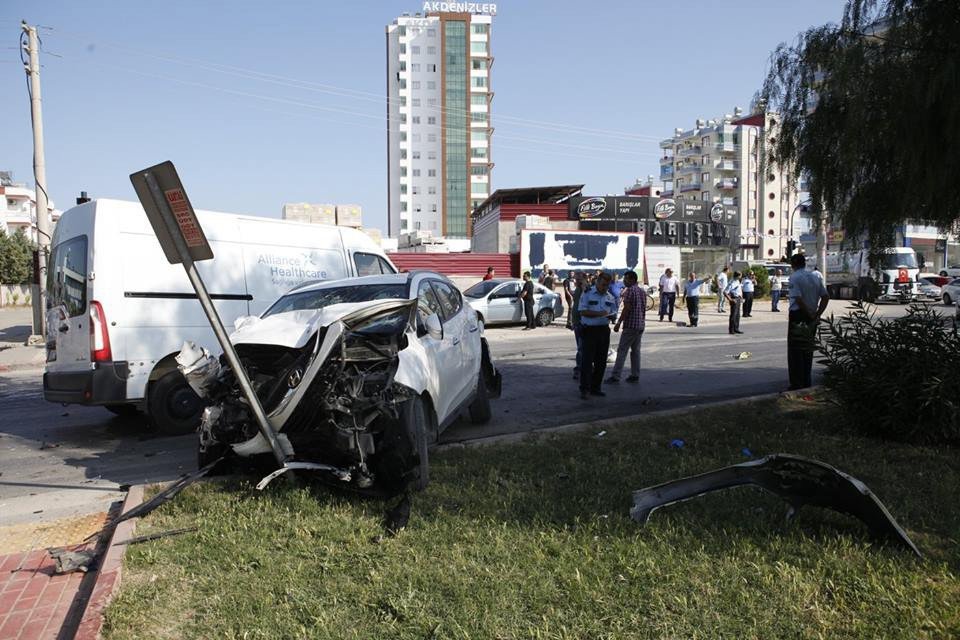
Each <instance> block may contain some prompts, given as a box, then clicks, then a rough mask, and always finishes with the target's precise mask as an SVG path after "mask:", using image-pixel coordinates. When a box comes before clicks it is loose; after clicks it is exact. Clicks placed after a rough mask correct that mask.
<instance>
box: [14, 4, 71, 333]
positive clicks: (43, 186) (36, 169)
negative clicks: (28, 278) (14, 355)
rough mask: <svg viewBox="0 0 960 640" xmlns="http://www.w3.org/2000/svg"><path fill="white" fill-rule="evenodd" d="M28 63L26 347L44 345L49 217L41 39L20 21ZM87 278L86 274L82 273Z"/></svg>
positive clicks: (35, 31) (34, 28)
mask: <svg viewBox="0 0 960 640" xmlns="http://www.w3.org/2000/svg"><path fill="white" fill-rule="evenodd" d="M20 27H21V29H23V32H24V33H26V34H27V54H28V55H29V57H30V61H29V63H28V65H27V68H26V69H25V71H26V72H27V78H28V79H29V81H30V120H31V122H32V123H33V181H34V187H35V188H34V191H35V192H36V200H37V248H38V250H39V260H38V263H37V264H38V268H37V272H36V273H35V274H34V285H33V335H32V336H30V338H29V340H28V341H27V342H28V344H37V343H40V344H43V343H44V335H45V333H46V322H45V315H46V308H47V292H46V281H47V257H48V256H49V255H50V218H49V215H50V213H49V211H48V208H47V166H46V162H45V161H44V157H43V112H42V109H41V106H40V40H39V39H38V38H37V28H36V27H31V26H30V25H28V24H27V23H26V21H23V22H21V23H20ZM84 277H86V274H84Z"/></svg>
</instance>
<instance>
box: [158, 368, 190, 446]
mask: <svg viewBox="0 0 960 640" xmlns="http://www.w3.org/2000/svg"><path fill="white" fill-rule="evenodd" d="M147 407H148V409H149V412H150V418H151V419H152V420H153V424H154V425H155V426H156V427H157V430H158V431H159V432H160V433H162V434H164V435H168V436H179V435H183V434H185V433H190V432H191V431H196V430H197V427H199V426H200V417H201V415H202V414H203V408H204V406H203V401H202V400H200V397H199V396H198V395H197V394H196V393H194V391H193V389H191V388H190V385H189V384H187V380H186V378H184V377H183V374H182V373H180V372H179V371H171V372H169V373H167V374H166V375H164V376H163V377H162V378H160V379H159V380H157V381H156V382H154V383H153V384H151V385H150V397H149V404H148V405H147Z"/></svg>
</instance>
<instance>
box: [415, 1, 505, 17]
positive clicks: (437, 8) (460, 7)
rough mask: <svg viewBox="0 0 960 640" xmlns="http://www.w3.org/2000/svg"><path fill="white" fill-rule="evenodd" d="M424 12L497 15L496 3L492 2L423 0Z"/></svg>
mask: <svg viewBox="0 0 960 640" xmlns="http://www.w3.org/2000/svg"><path fill="white" fill-rule="evenodd" d="M423 11H424V12H425V13H429V12H431V11H432V12H434V13H441V12H442V13H473V14H479V15H484V16H495V15H497V5H496V4H494V3H492V2H424V3H423Z"/></svg>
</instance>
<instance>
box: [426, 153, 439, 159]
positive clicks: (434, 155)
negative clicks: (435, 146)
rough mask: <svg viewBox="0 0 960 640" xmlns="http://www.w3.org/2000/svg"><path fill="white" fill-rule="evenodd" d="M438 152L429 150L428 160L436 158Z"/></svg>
mask: <svg viewBox="0 0 960 640" xmlns="http://www.w3.org/2000/svg"><path fill="white" fill-rule="evenodd" d="M436 159H437V152H436V151H427V160H436Z"/></svg>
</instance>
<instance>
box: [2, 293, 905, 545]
mask: <svg viewBox="0 0 960 640" xmlns="http://www.w3.org/2000/svg"><path fill="white" fill-rule="evenodd" d="M766 304H769V303H766ZM766 304H763V303H760V304H758V305H757V306H758V308H757V309H755V310H754V316H755V317H753V318H746V319H744V320H743V324H742V328H743V330H744V331H745V333H744V335H740V336H730V335H729V334H728V333H727V329H726V317H725V316H721V315H719V314H717V313H716V312H715V311H706V312H704V313H703V314H702V316H701V323H702V324H701V326H700V327H697V328H690V327H680V326H677V325H675V324H670V323H667V322H663V323H660V322H657V321H656V318H655V317H652V321H650V322H648V328H647V331H646V332H645V335H644V338H643V347H642V363H641V367H642V373H641V379H640V383H639V384H627V383H626V382H622V383H620V384H619V385H616V386H614V385H608V386H607V387H606V391H607V392H608V395H607V397H606V398H591V399H590V400H586V401H585V400H581V399H580V397H579V394H578V392H577V383H576V382H575V381H574V380H573V379H572V369H573V361H574V346H573V334H572V333H571V332H570V331H568V330H566V329H565V328H564V327H563V325H562V321H558V322H557V323H556V324H555V325H554V326H551V327H546V328H540V329H536V330H534V331H521V330H520V328H519V327H502V328H490V329H488V330H487V336H488V338H489V340H490V343H491V348H492V350H493V354H494V358H495V361H496V363H497V366H498V367H499V368H500V369H501V371H502V373H503V378H504V385H503V396H502V398H500V399H499V400H496V401H494V402H493V415H494V418H493V420H492V421H491V422H490V423H489V424H487V425H482V426H475V425H472V424H471V423H470V422H469V420H468V419H461V420H460V421H459V422H457V423H456V424H454V425H453V426H452V427H450V428H449V429H448V430H447V431H446V432H445V433H444V434H443V435H442V437H441V440H442V441H443V442H455V441H460V440H467V439H472V438H477V437H482V436H487V435H493V434H501V433H513V432H521V431H526V430H530V429H535V428H541V427H549V426H556V425H561V424H568V423H573V422H588V421H590V420H594V419H603V418H609V417H617V416H626V415H631V414H637V413H643V412H647V411H652V410H657V409H664V408H671V407H681V406H685V405H691V404H700V403H704V402H710V401H716V400H726V399H730V398H740V397H748V396H753V395H757V394H763V393H769V392H776V391H782V390H784V389H785V388H786V387H787V375H786V352H785V334H786V324H785V323H786V313H779V314H773V313H770V312H769V311H767V310H766V308H767V307H766ZM831 305H832V307H831V310H833V311H834V312H835V313H839V312H842V311H843V310H844V309H845V308H846V306H847V305H846V303H842V302H833V303H831ZM708 308H709V305H708ZM903 309H904V308H903V307H882V308H881V313H883V314H884V315H899V314H901V313H903ZM684 316H685V314H683V312H679V311H678V315H677V317H676V318H675V320H679V319H685V317H684ZM615 344H616V337H614V339H613V345H614V347H615ZM742 352H750V354H751V355H750V357H749V358H746V359H742V360H741V359H737V358H736V356H737V355H738V354H740V353H742ZM628 366H629V365H628ZM815 375H816V373H815ZM624 377H625V376H624ZM194 452H195V440H194V437H193V436H182V437H177V438H162V437H158V436H156V435H155V434H153V433H152V432H151V431H150V430H149V428H148V426H147V425H146V421H145V420H144V419H143V418H142V417H141V418H139V419H137V418H134V419H130V418H118V417H116V416H114V415H113V414H111V413H109V412H108V411H106V410H105V409H102V408H95V407H80V406H68V407H63V406H60V405H55V404H50V403H47V402H45V401H44V400H43V397H42V393H41V372H39V371H22V372H13V373H7V374H0V526H2V525H10V524H17V523H21V522H28V521H35V520H38V519H42V520H48V519H56V518H59V517H64V516H68V515H75V514H81V513H89V512H94V511H100V510H104V509H105V508H106V506H107V505H108V504H109V503H110V502H112V501H115V500H117V499H118V498H120V497H121V487H122V486H123V485H126V484H132V483H144V482H160V481H165V480H172V479H175V478H176V477H178V476H179V475H181V474H183V473H185V472H187V471H191V470H193V469H194V468H195V453H194Z"/></svg>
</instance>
